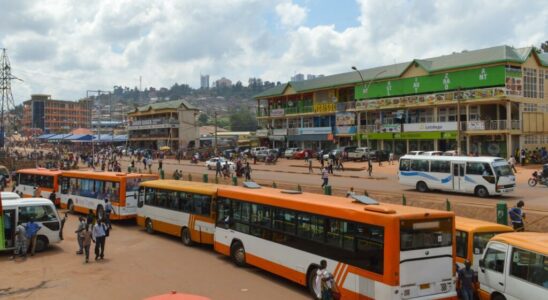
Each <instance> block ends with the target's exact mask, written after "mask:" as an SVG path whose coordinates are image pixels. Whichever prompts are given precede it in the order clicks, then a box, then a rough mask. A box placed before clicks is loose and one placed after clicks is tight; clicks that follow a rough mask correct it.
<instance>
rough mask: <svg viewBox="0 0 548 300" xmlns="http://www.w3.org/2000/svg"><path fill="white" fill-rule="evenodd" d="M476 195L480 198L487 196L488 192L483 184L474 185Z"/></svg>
mask: <svg viewBox="0 0 548 300" xmlns="http://www.w3.org/2000/svg"><path fill="white" fill-rule="evenodd" d="M476 196H478V197H480V198H487V197H488V196H489V192H488V191H487V189H486V188H485V187H484V186H481V185H480V186H478V187H476Z"/></svg>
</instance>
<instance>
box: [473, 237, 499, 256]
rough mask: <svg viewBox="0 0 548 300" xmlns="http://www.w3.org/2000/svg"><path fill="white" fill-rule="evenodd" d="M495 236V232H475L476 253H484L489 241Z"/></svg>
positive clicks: (474, 244) (474, 247) (474, 245)
mask: <svg viewBox="0 0 548 300" xmlns="http://www.w3.org/2000/svg"><path fill="white" fill-rule="evenodd" d="M494 236H495V233H494V232H480V233H475V234H474V242H473V244H472V248H473V249H474V254H482V253H483V250H484V249H485V247H486V246H487V242H489V240H490V239H491V238H492V237H494Z"/></svg>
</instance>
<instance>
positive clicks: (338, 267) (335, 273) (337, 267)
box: [333, 262, 341, 277]
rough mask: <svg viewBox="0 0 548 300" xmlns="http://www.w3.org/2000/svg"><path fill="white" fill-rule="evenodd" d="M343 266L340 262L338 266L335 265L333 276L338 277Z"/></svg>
mask: <svg viewBox="0 0 548 300" xmlns="http://www.w3.org/2000/svg"><path fill="white" fill-rule="evenodd" d="M340 268H341V263H340V262H338V263H337V266H336V267H335V271H333V276H334V277H337V272H339V269H340Z"/></svg>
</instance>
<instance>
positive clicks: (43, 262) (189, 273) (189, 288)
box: [0, 216, 309, 300]
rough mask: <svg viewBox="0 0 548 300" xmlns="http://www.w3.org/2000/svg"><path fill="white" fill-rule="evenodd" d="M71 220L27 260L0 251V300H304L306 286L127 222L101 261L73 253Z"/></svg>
mask: <svg viewBox="0 0 548 300" xmlns="http://www.w3.org/2000/svg"><path fill="white" fill-rule="evenodd" d="M76 223H77V220H76V216H69V219H68V220H67V223H66V227H65V235H66V239H65V240H64V241H62V242H61V243H60V244H58V245H55V246H53V247H52V248H51V249H49V250H48V251H46V252H44V253H39V254H37V255H35V256H34V257H29V258H28V259H27V260H26V261H20V260H18V261H9V254H8V253H2V254H0V266H1V270H2V271H1V273H2V280H0V298H5V299H143V298H146V297H149V296H152V295H157V294H163V293H168V292H169V291H172V290H175V291H179V292H184V293H192V294H200V295H204V296H207V297H210V298H211V299H219V300H225V299H226V300H230V299H235V300H236V299H242V300H244V299H297V300H298V299H309V297H308V295H307V291H306V289H305V288H304V287H301V286H299V285H297V284H294V283H292V282H290V281H287V280H285V279H283V278H280V277H277V276H274V275H272V274H270V273H266V272H264V271H262V270H258V269H255V268H252V267H249V268H238V267H236V266H234V264H233V263H232V262H231V261H230V260H229V259H228V258H226V257H224V256H221V255H218V254H217V253H216V252H214V251H213V250H212V248H211V247H200V246H198V247H192V248H188V247H185V246H183V245H182V244H181V243H180V242H179V240H178V239H176V238H172V237H170V236H167V235H162V234H156V235H149V234H147V233H145V232H144V231H143V230H141V229H140V228H139V227H137V226H136V225H132V224H131V223H123V224H119V223H118V224H117V225H115V226H114V229H113V230H112V231H111V235H110V237H109V238H108V239H107V243H106V252H105V253H106V257H105V260H104V261H101V262H95V261H92V262H91V263H89V264H84V263H83V257H82V256H77V255H75V251H76V250H77V243H76V240H75V234H72V232H74V230H76Z"/></svg>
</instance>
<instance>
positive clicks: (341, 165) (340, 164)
mask: <svg viewBox="0 0 548 300" xmlns="http://www.w3.org/2000/svg"><path fill="white" fill-rule="evenodd" d="M338 169H339V170H341V171H343V172H344V165H343V160H342V158H340V159H339V168H338Z"/></svg>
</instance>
